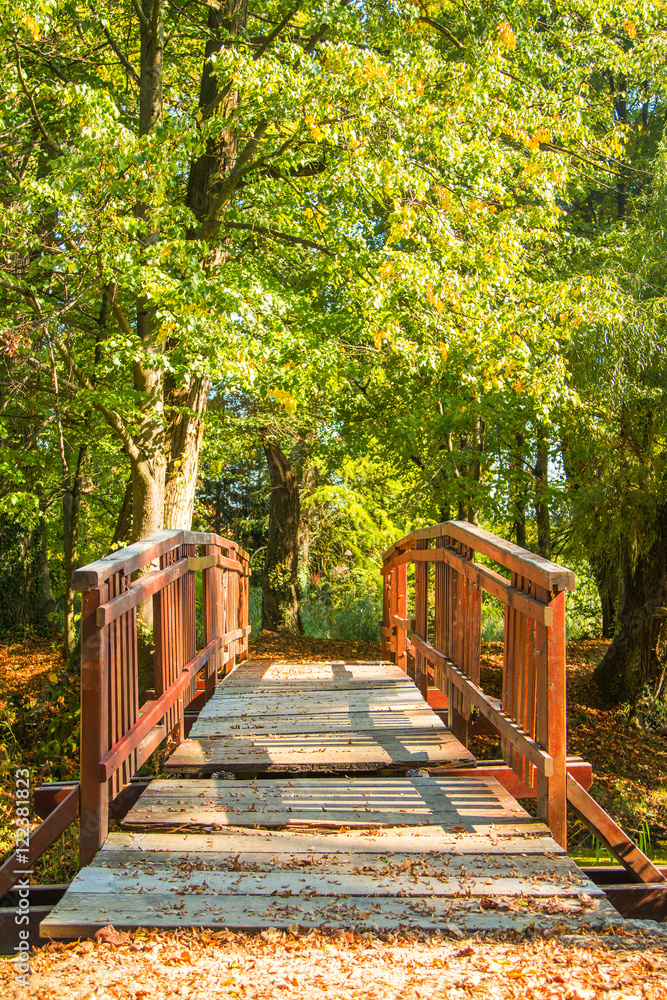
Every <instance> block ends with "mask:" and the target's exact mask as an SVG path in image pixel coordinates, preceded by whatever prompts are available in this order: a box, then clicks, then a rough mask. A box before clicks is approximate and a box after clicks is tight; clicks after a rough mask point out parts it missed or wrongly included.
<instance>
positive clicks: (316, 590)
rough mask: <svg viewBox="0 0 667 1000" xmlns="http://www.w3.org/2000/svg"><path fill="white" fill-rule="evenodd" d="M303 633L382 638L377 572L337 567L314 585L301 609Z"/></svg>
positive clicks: (372, 639)
mask: <svg viewBox="0 0 667 1000" xmlns="http://www.w3.org/2000/svg"><path fill="white" fill-rule="evenodd" d="M301 617H302V620H303V627H304V632H305V634H306V635H308V636H316V637H320V638H323V639H350V640H358V641H361V642H375V641H377V640H378V639H379V638H380V633H379V631H378V624H379V622H380V619H381V618H382V589H381V585H380V581H379V579H378V576H377V574H373V573H369V572H368V571H365V570H363V569H360V568H358V567H349V566H339V567H335V568H334V570H333V572H331V573H330V574H329V575H328V576H327V577H326V578H323V579H321V580H320V584H319V586H315V585H312V584H311V586H310V587H309V588H308V591H307V593H306V595H305V600H304V604H303V607H302V609H301Z"/></svg>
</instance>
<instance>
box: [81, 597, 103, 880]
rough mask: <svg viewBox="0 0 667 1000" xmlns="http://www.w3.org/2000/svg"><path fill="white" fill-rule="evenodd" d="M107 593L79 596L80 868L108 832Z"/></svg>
mask: <svg viewBox="0 0 667 1000" xmlns="http://www.w3.org/2000/svg"><path fill="white" fill-rule="evenodd" d="M108 590H109V588H108V585H107V584H106V583H105V584H102V586H100V587H98V588H97V589H96V590H88V591H85V592H84V593H83V594H82V595H81V799H80V827H79V865H80V866H81V867H83V866H84V865H88V864H90V862H91V861H92V859H93V857H94V856H95V854H96V853H97V851H98V850H99V849H100V847H101V846H102V844H103V843H104V840H105V839H106V835H107V832H108V829H109V786H108V783H107V782H106V781H100V779H99V776H98V773H97V767H98V764H99V762H100V761H101V759H102V757H104V755H105V754H106V753H107V751H108V750H109V749H110V747H109V673H108V660H107V640H106V632H107V629H106V628H100V627H99V626H98V624H97V609H98V607H99V606H100V604H104V603H105V602H106V600H107V595H108Z"/></svg>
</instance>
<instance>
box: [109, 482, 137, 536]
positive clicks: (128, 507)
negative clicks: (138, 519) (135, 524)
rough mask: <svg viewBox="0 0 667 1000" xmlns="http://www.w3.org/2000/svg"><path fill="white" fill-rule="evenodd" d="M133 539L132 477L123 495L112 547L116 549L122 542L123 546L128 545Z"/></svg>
mask: <svg viewBox="0 0 667 1000" xmlns="http://www.w3.org/2000/svg"><path fill="white" fill-rule="evenodd" d="M131 537H132V477H131V476H130V478H129V479H128V481H127V484H126V486H125V492H124V494H123V499H122V502H121V505H120V510H119V511H118V518H117V519H116V527H115V529H114V533H113V538H112V539H111V547H112V548H115V547H116V546H117V545H119V544H120V543H121V542H122V543H123V544H127V543H128V542H129V540H130V538H131Z"/></svg>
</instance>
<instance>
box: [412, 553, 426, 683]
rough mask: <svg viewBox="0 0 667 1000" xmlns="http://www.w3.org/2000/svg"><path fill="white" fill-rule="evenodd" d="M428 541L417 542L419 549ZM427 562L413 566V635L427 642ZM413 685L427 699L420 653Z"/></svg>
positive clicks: (424, 665)
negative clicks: (414, 624)
mask: <svg viewBox="0 0 667 1000" xmlns="http://www.w3.org/2000/svg"><path fill="white" fill-rule="evenodd" d="M428 545H429V543H428V540H424V541H419V542H417V547H418V548H419V549H427V548H428ZM428 567H429V564H428V562H419V563H416V564H415V623H416V626H415V630H414V632H413V635H417V636H419V637H420V638H421V639H423V640H424V641H428ZM415 684H416V686H417V688H418V689H419V691H420V692H421V695H422V697H423V698H424V699H426V698H427V697H428V669H427V666H426V663H425V662H424V657H423V655H422V653H421V652H419V651H418V652H417V655H416V656H415Z"/></svg>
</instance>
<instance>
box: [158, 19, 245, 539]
mask: <svg viewBox="0 0 667 1000" xmlns="http://www.w3.org/2000/svg"><path fill="white" fill-rule="evenodd" d="M247 16H248V7H247V0H228V2H227V4H226V5H224V4H223V5H221V6H219V7H218V6H217V5H216V6H215V7H213V6H211V7H209V10H208V27H209V31H210V33H211V37H210V38H209V41H208V42H207V43H206V49H205V52H204V68H203V70H202V76H201V84H200V89H199V107H200V109H201V112H202V115H203V118H204V119H208V118H211V117H212V116H213V115H215V114H221V115H222V116H223V117H228V116H229V114H230V113H231V111H232V110H233V109H234V108H235V107H236V104H237V101H238V95H237V92H236V91H235V90H230V91H229V93H228V94H226V96H224V98H223V99H222V100H220V101H219V103H216V102H217V100H218V97H219V96H220V93H219V88H218V84H219V81H218V79H217V77H216V75H215V69H214V68H213V66H212V63H211V56H213V55H214V54H215V53H216V52H218V51H219V49H220V45H221V36H222V35H223V34H226V33H227V32H231V34H233V35H235V34H238V33H239V32H240V31H241V30H242V29H243V28H244V27H245V25H246V21H247ZM237 153H238V137H237V135H236V132H235V131H234V130H233V129H226V130H224V131H223V132H222V134H221V135H220V136H219V137H218V138H216V139H215V140H213V139H210V140H209V142H208V145H207V148H206V152H205V153H203V154H202V155H201V156H200V157H199V158H198V159H197V160H195V161H194V162H193V163H192V164H191V166H190V174H189V177H188V205H189V207H190V208H191V209H192V211H193V213H194V214H195V215H196V216H197V218H198V219H204V218H205V217H206V216H207V215H208V212H209V207H210V203H211V196H212V195H213V194H215V192H216V190H217V188H218V187H219V186H220V184H221V183H222V182H223V180H224V177H225V175H226V174H227V173H228V172H229V170H231V169H232V168H233V166H234V164H235V162H236V156H237ZM209 386H210V380H209V378H208V377H207V376H205V375H202V376H195V375H192V374H190V375H188V376H187V377H186V379H185V381H184V383H182V384H181V385H177V384H176V383H174V382H173V381H169V380H168V381H167V382H166V384H165V404H166V407H167V413H168V415H169V434H168V439H169V442H168V449H167V454H168V461H167V472H166V486H165V507H164V526H165V528H190V526H191V524H192V514H193V510H194V502H195V489H196V486H197V472H198V469H199V449H200V447H201V442H202V438H203V435H204V415H205V413H206V407H207V403H208V392H209Z"/></svg>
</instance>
